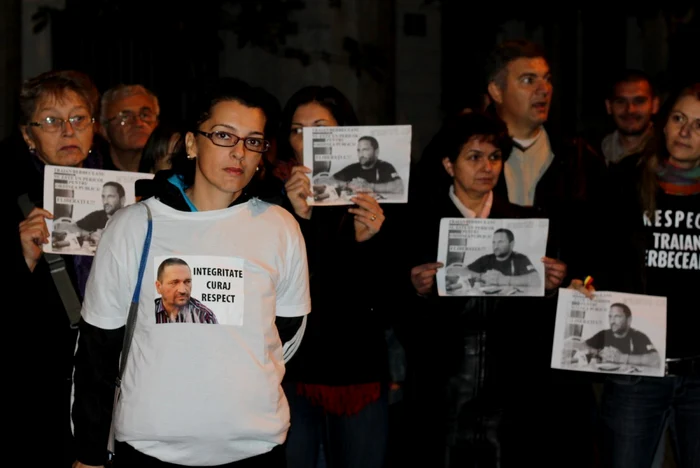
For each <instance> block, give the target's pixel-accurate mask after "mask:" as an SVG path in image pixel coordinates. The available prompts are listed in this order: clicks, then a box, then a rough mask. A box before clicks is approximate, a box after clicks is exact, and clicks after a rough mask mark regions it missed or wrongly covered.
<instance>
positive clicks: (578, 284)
mask: <svg viewBox="0 0 700 468" xmlns="http://www.w3.org/2000/svg"><path fill="white" fill-rule="evenodd" d="M568 289H573V290H574V291H578V292H580V293H581V294H583V295H584V296H586V297H587V298H588V299H593V298H594V297H595V288H594V287H593V284H589V285H586V284H585V283H584V282H583V281H582V280H580V279H572V280H571V283H570V284H569V287H568Z"/></svg>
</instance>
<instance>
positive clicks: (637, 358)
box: [626, 351, 661, 367]
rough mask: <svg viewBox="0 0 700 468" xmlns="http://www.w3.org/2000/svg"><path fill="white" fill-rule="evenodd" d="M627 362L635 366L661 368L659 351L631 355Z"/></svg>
mask: <svg viewBox="0 0 700 468" xmlns="http://www.w3.org/2000/svg"><path fill="white" fill-rule="evenodd" d="M626 362H627V364H631V365H633V366H649V367H659V366H660V365H661V356H660V355H659V353H658V352H657V351H651V352H648V353H644V354H629V355H628V358H627V361H626Z"/></svg>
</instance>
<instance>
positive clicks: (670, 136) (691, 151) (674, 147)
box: [664, 96, 700, 169]
mask: <svg viewBox="0 0 700 468" xmlns="http://www.w3.org/2000/svg"><path fill="white" fill-rule="evenodd" d="M664 135H665V136H666V147H667V148H668V152H669V154H670V158H671V162H673V163H674V164H676V165H677V166H679V167H684V168H688V169H690V168H693V167H697V166H698V164H700V101H698V100H697V99H696V98H695V96H683V97H681V98H680V99H679V100H678V101H676V104H675V105H674V106H673V110H672V111H671V114H670V115H669V117H668V121H667V122H666V126H665V127H664Z"/></svg>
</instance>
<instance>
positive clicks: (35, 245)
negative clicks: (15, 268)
mask: <svg viewBox="0 0 700 468" xmlns="http://www.w3.org/2000/svg"><path fill="white" fill-rule="evenodd" d="M47 219H53V215H52V214H51V213H49V212H48V211H46V210H44V209H42V208H34V209H33V210H32V211H31V212H30V213H29V216H28V217H27V219H25V220H24V221H22V222H21V223H19V238H20V241H21V243H22V255H23V256H24V261H25V262H26V263H27V267H29V271H34V268H36V265H37V263H39V259H40V258H41V255H42V253H43V251H42V249H41V246H42V245H43V244H48V243H49V228H48V226H47V225H46V220H47Z"/></svg>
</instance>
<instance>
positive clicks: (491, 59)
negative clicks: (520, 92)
mask: <svg viewBox="0 0 700 468" xmlns="http://www.w3.org/2000/svg"><path fill="white" fill-rule="evenodd" d="M519 58H543V59H545V60H547V57H546V56H545V52H544V49H543V48H542V46H540V45H539V44H537V43H535V42H531V41H528V40H525V39H513V40H509V41H505V42H501V43H500V44H497V45H496V46H495V47H494V48H493V49H492V50H491V52H490V53H489V55H488V57H487V58H486V66H485V67H484V75H485V77H486V83H485V85H486V86H488V85H489V83H491V82H495V83H496V85H498V87H499V88H501V89H503V88H505V84H506V76H507V75H506V69H507V67H508V64H509V63H510V62H513V61H515V60H517V59H519Z"/></svg>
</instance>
